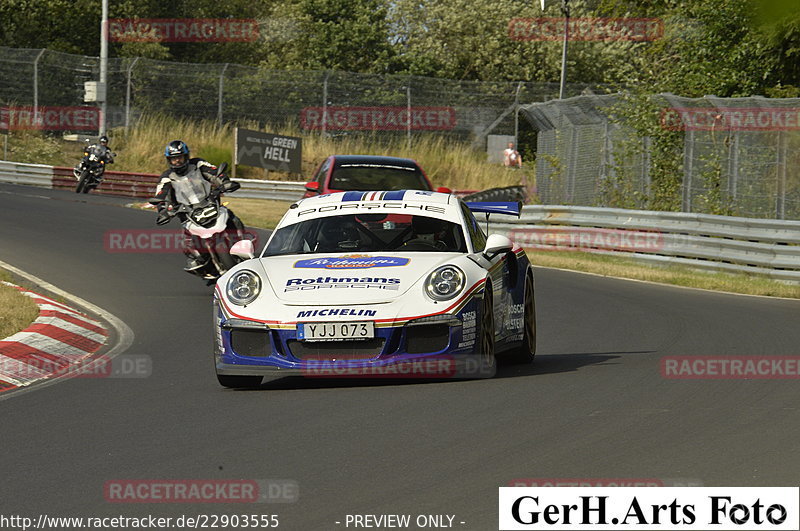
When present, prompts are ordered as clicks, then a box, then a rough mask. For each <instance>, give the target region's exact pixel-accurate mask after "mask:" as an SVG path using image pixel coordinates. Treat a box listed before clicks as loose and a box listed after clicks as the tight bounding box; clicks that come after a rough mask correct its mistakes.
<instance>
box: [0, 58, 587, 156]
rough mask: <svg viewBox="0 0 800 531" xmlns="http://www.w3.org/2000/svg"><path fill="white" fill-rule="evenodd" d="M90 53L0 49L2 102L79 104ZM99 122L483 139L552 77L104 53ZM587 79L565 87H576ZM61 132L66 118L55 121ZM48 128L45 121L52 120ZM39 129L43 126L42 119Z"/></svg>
mask: <svg viewBox="0 0 800 531" xmlns="http://www.w3.org/2000/svg"><path fill="white" fill-rule="evenodd" d="M99 68H100V61H99V58H97V57H86V56H79V55H71V54H65V53H60V52H53V51H50V50H40V49H15V48H3V47H0V104H1V105H4V106H7V107H11V106H15V107H17V108H27V109H32V110H33V114H34V115H35V113H36V112H37V110H38V111H39V112H41V109H46V108H50V107H76V106H80V107H84V108H86V109H90V110H92V111H94V112H95V113H96V112H97V105H96V104H85V103H84V102H83V95H84V82H86V81H92V80H97V79H98V78H99ZM107 79H108V83H107V126H108V127H109V128H113V127H121V126H131V125H133V124H134V123H135V121H136V120H137V119H138V117H139V116H141V115H142V114H144V113H149V112H153V111H156V112H159V113H167V114H172V115H175V116H179V117H184V118H197V119H206V120H216V121H218V122H219V123H245V122H247V123H250V124H252V123H253V122H256V123H258V124H259V126H260V127H262V128H264V129H267V130H269V129H274V128H277V127H283V126H285V125H286V124H296V125H297V126H298V127H299V128H300V129H303V130H307V131H319V132H321V133H325V134H331V135H344V134H348V135H355V134H371V135H376V136H378V138H382V137H385V138H387V139H389V138H391V139H396V137H398V136H400V137H404V136H405V137H408V139H409V141H410V140H411V138H412V135H417V134H436V135H445V136H447V137H451V138H454V139H459V140H464V141H470V142H473V143H474V144H475V145H476V147H477V146H480V147H483V146H485V142H486V137H487V135H488V134H490V133H491V134H506V135H516V133H517V126H518V122H517V120H518V117H517V113H516V112H515V111H516V109H517V106H518V104H519V102H531V101H546V100H548V99H551V98H554V97H556V96H557V94H558V85H557V84H556V83H523V82H479V81H454V80H446V79H438V78H426V77H418V76H403V75H371V74H357V73H351V72H339V71H274V70H264V69H259V68H256V67H249V66H243V65H237V64H189V63H174V62H165V61H156V60H151V59H145V58H110V59H109V60H108V75H107ZM585 88H586V85H580V84H574V85H570V86H569V90H570V92H571V93H572V94H579V93H580V92H581V91H582V90H584V89H585ZM57 125H58V127H54V128H55V129H59V130H69V124H66V125H65V124H57ZM50 127H52V126H50ZM42 128H45V129H47V128H48V127H42Z"/></svg>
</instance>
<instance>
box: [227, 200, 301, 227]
mask: <svg viewBox="0 0 800 531" xmlns="http://www.w3.org/2000/svg"><path fill="white" fill-rule="evenodd" d="M223 202H224V203H225V204H227V206H228V207H229V208H230V209H231V210H233V212H234V213H235V214H236V215H237V216H238V217H239V219H241V220H242V223H244V226H245V227H256V228H260V229H274V228H275V225H277V224H278V222H279V221H280V220H281V218H282V217H283V215H284V214H285V213H286V211H287V210H288V209H289V205H291V204H292V202H291V201H268V200H265V199H243V198H240V197H228V196H226V197H225V199H224V201H223Z"/></svg>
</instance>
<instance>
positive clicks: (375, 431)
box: [0, 185, 800, 531]
mask: <svg viewBox="0 0 800 531" xmlns="http://www.w3.org/2000/svg"><path fill="white" fill-rule="evenodd" d="M125 202H127V200H123V199H114V198H107V197H102V196H93V195H88V196H86V195H81V196H78V195H76V194H74V193H72V192H62V191H54V190H43V189H37V188H32V187H20V186H13V185H0V226H1V227H2V231H0V260H3V261H5V262H8V263H10V264H12V265H14V266H16V267H18V268H20V269H22V270H25V271H27V272H29V273H32V274H34V275H36V276H38V277H40V278H42V279H45V280H47V281H48V282H51V283H52V284H54V285H56V286H58V287H60V288H62V289H64V290H66V291H68V292H70V293H73V294H75V295H78V296H80V297H82V298H84V299H86V300H88V301H90V302H92V303H94V304H96V305H97V306H100V307H101V308H104V309H106V310H108V311H110V312H111V313H113V314H115V315H116V316H117V317H118V318H120V319H121V320H123V321H124V322H125V323H127V324H128V326H130V328H131V329H132V330H133V331H134V333H135V340H134V343H133V345H132V347H131V348H130V349H129V351H128V352H126V353H125V355H137V356H149V357H150V359H151V360H152V375H151V376H150V377H147V378H128V379H118V378H75V379H69V380H65V381H62V382H60V383H56V384H54V385H49V386H46V387H43V388H41V389H38V390H34V391H32V392H25V393H21V394H19V395H17V396H11V397H10V398H8V399H6V400H0V422H1V423H2V441H3V444H2V448H3V457H2V487H0V488H2V500H3V501H2V506H3V510H2V512H3V513H5V514H19V515H25V516H29V517H33V518H35V517H36V516H37V515H38V514H40V513H43V514H47V515H50V516H116V515H123V516H141V515H147V514H153V515H157V516H171V517H177V516H180V515H198V514H217V515H219V514H277V515H279V517H280V527H279V528H282V529H288V530H336V529H346V527H345V518H346V515H348V514H362V515H363V514H374V515H379V514H410V515H413V516H416V515H419V514H446V515H455V519H454V522H453V526H454V527H455V528H459V529H465V530H482V531H483V530H490V529H497V518H498V515H497V512H498V509H497V500H498V491H497V487H499V486H507V485H508V484H509V482H511V481H513V480H515V479H520V478H573V479H581V478H586V479H589V480H591V479H592V478H629V479H634V478H642V479H649V480H653V479H655V480H659V481H663V482H665V483H669V482H670V481H673V480H676V481H687V482H694V483H695V484H697V483H700V484H702V485H704V486H789V485H796V483H797V478H798V477H800V460H798V459H797V458H796V449H797V444H798V441H799V440H800V413H799V409H798V408H800V404H798V396H800V394H799V393H798V380H797V379H794V380H792V379H783V380H780V379H762V380H709V379H706V380H679V379H666V378H664V377H662V375H661V369H660V360H661V358H662V357H663V356H697V355H700V356H703V355H718V356H729V355H747V356H797V355H799V354H800V326H798V324H799V323H800V302H795V301H787V300H770V299H766V298H756V297H742V296H734V295H725V294H715V293H708V292H701V291H695V290H687V289H679V288H670V287H661V286H655V285H649V284H644V283H636V282H628V281H622V280H613V279H604V278H600V277H594V276H588V275H581V274H573V273H567V272H560V271H553V270H545V269H539V270H537V277H536V289H537V298H536V304H537V314H538V328H539V341H538V352H539V353H538V355H537V361H536V363H535V364H534V365H533V366H531V367H528V366H522V367H521V366H501V367H500V370H499V372H498V375H497V377H496V378H495V379H492V380H477V381H435V382H430V381H419V380H412V381H397V380H393V381H386V380H384V381H375V380H371V381H362V380H356V381H352V380H350V381H343V380H317V379H304V378H299V377H298V378H284V379H277V380H271V381H270V380H265V383H264V384H263V385H262V388H261V389H259V390H254V391H234V390H226V389H223V388H222V387H220V386H219V385H218V383H217V381H216V378H215V377H214V372H213V365H212V361H211V353H210V346H211V337H212V330H211V304H210V300H211V298H210V293H211V289H210V288H208V287H205V286H204V285H203V283H202V282H201V281H199V280H198V279H197V278H195V277H191V276H189V275H187V274H185V273H184V272H183V271H182V270H181V267H182V265H183V256H182V255H181V254H179V253H178V254H149V253H139V254H121V253H109V252H107V251H106V249H105V247H104V234H105V232H106V231H108V230H112V229H113V230H118V229H119V230H125V229H156V228H157V227H156V226H155V223H154V217H155V216H154V214H153V213H152V212H142V211H136V210H132V209H126V208H121V206H120V205H122V204H124V203H125ZM169 227H170V228H173V229H178V228H179V227H178V224H177V222H173V224H171V225H169ZM131 479H141V480H151V479H157V480H167V479H171V480H187V479H255V480H262V479H279V480H291V481H294V482H296V483H297V485H298V486H299V493H300V495H299V500H298V501H297V502H295V503H285V504H278V503H275V504H266V503H264V504H247V505H246V506H242V504H238V505H237V504H207V503H206V504H194V505H187V504H180V503H169V504H165V503H159V504H150V503H144V504H142V503H109V502H107V501H106V499H105V498H104V484H105V483H106V482H107V481H113V480H131ZM445 521H446V520H445ZM336 522H340V524H336ZM461 522H463V524H461ZM351 528H352V526H351ZM412 528H413V527H412Z"/></svg>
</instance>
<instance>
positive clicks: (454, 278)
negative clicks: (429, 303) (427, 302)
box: [425, 265, 464, 301]
mask: <svg viewBox="0 0 800 531" xmlns="http://www.w3.org/2000/svg"><path fill="white" fill-rule="evenodd" d="M463 289H464V272H463V271H461V270H460V269H459V268H457V267H456V266H453V265H446V266H442V267H437V268H436V269H434V270H433V272H432V273H431V274H430V275H428V278H427V280H426V281H425V293H427V294H428V297H430V298H431V299H433V300H435V301H446V300H450V299H452V298H453V297H455V296H456V295H458V294H459V293H461V290H463Z"/></svg>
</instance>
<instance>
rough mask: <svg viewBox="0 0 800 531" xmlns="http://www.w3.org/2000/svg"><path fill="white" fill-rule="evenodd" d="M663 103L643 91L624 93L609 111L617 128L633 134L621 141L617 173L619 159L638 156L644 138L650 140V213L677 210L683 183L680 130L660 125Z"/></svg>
mask: <svg viewBox="0 0 800 531" xmlns="http://www.w3.org/2000/svg"><path fill="white" fill-rule="evenodd" d="M664 107H665V104H664V101H663V100H662V99H660V98H658V97H654V96H651V95H649V94H646V93H643V92H635V93H625V94H622V95H621V96H620V101H619V103H617V105H615V106H614V107H613V109H612V120H613V121H614V122H615V123H617V124H618V125H619V126H620V127H626V128H630V129H632V130H633V132H634V134H633V135H630V136H629V137H628V138H627V139H626V140H624V141H622V142H620V143H619V144H618V145H617V146H616V147H615V149H618V150H619V153H620V155H615V156H617V158H616V159H615V162H616V163H617V168H616V169H617V170H618V171H620V172H623V173H622V175H623V176H624V170H623V169H622V168H620V167H619V166H620V164H619V162H620V160H622V158H625V157H632V156H640V155H641V154H642V150H643V149H644V147H645V145H644V143H643V142H642V139H643V138H649V139H650V146H649V147H650V151H649V156H650V194H649V196H648V197H647V198H643V199H645V200H646V207H647V208H648V209H650V210H680V207H681V204H680V201H681V195H680V189H681V182H682V180H683V158H682V157H683V141H684V138H683V137H684V133H683V131H675V130H672V129H669V128H665V127H664V126H663V124H662V121H661V117H662V111H663V109H664Z"/></svg>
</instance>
